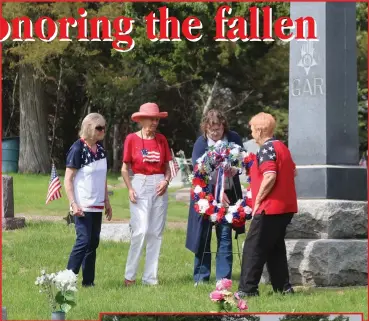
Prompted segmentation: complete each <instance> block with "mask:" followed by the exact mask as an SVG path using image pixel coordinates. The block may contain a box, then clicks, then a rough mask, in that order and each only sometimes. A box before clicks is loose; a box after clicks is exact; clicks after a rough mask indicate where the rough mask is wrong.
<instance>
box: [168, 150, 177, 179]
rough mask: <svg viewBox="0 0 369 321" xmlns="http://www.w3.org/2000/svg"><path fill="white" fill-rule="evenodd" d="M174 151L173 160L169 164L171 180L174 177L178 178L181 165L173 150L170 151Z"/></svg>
mask: <svg viewBox="0 0 369 321" xmlns="http://www.w3.org/2000/svg"><path fill="white" fill-rule="evenodd" d="M170 150H171V151H172V160H171V161H170V162H169V167H170V175H171V177H170V180H172V179H173V178H174V177H176V176H177V173H178V171H179V165H178V162H177V159H176V157H175V155H174V153H173V149H170Z"/></svg>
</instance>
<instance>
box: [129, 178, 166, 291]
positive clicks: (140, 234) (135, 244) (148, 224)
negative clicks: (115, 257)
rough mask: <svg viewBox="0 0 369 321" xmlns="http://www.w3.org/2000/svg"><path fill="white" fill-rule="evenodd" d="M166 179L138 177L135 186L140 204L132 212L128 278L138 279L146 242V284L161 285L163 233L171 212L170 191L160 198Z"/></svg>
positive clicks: (131, 207) (144, 280)
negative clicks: (158, 190) (160, 270)
mask: <svg viewBox="0 0 369 321" xmlns="http://www.w3.org/2000/svg"><path fill="white" fill-rule="evenodd" d="M163 180H164V175H162V174H156V175H141V174H136V175H134V177H133V180H132V187H133V189H134V190H135V191H136V195H137V197H136V200H137V203H136V204H133V203H132V202H130V212H131V221H130V226H131V231H132V237H131V246H130V248H129V252H128V257H127V263H126V272H125V278H126V279H127V280H131V281H133V280H135V279H136V273H137V269H138V265H139V262H140V257H141V253H142V249H143V247H144V244H145V241H146V243H147V245H146V261H145V269H144V274H143V277H142V282H143V283H146V284H157V283H158V262H159V254H160V248H161V240H162V234H163V231H164V227H165V221H166V217H167V209H168V191H166V192H165V194H164V195H163V196H157V194H156V188H157V186H158V184H159V182H161V181H163Z"/></svg>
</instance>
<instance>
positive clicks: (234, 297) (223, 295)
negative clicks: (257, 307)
mask: <svg viewBox="0 0 369 321" xmlns="http://www.w3.org/2000/svg"><path fill="white" fill-rule="evenodd" d="M231 288H232V280H229V279H222V280H220V281H218V282H217V284H216V286H215V291H213V292H211V293H210V300H212V301H213V302H215V303H216V304H217V308H218V311H217V312H244V311H246V310H247V309H248V307H247V304H246V301H244V300H242V299H241V298H240V297H239V296H238V294H237V293H233V292H231V291H230V290H231Z"/></svg>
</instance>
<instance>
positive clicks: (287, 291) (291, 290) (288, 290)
mask: <svg viewBox="0 0 369 321" xmlns="http://www.w3.org/2000/svg"><path fill="white" fill-rule="evenodd" d="M282 294H283V295H284V294H295V291H294V289H293V288H292V287H291V288H289V289H287V290H285V291H283V292H282Z"/></svg>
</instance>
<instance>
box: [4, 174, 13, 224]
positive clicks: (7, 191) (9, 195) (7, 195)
mask: <svg viewBox="0 0 369 321" xmlns="http://www.w3.org/2000/svg"><path fill="white" fill-rule="evenodd" d="M3 217H5V218H8V217H10V218H13V217H14V194H13V177H11V176H7V175H4V176H3Z"/></svg>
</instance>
